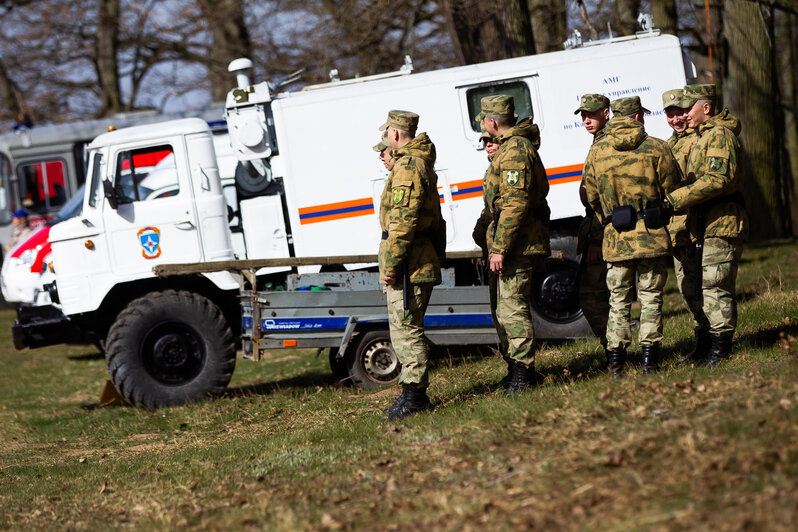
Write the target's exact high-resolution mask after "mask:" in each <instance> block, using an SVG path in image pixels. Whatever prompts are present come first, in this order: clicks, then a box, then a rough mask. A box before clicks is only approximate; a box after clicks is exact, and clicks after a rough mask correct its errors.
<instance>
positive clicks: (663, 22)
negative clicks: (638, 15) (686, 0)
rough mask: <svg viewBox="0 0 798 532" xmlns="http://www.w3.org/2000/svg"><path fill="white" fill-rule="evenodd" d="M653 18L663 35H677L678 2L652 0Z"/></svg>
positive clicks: (673, 0)
mask: <svg viewBox="0 0 798 532" xmlns="http://www.w3.org/2000/svg"><path fill="white" fill-rule="evenodd" d="M651 16H652V17H653V18H654V25H655V26H656V27H657V28H659V29H660V30H662V32H663V33H669V34H671V35H676V27H677V21H678V12H677V10H676V0H651Z"/></svg>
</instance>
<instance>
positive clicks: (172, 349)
mask: <svg viewBox="0 0 798 532" xmlns="http://www.w3.org/2000/svg"><path fill="white" fill-rule="evenodd" d="M140 353H141V357H142V359H143V361H144V367H145V368H146V369H147V372H148V373H149V374H150V375H151V376H152V377H153V378H154V379H155V380H157V381H158V382H161V383H163V384H167V385H172V386H178V385H182V384H185V383H187V382H190V381H192V380H193V379H194V378H196V377H197V375H199V374H200V371H201V370H202V366H203V364H204V362H205V349H204V347H203V343H202V342H201V341H200V336H199V334H198V333H197V332H196V331H195V330H194V329H193V328H191V327H189V326H187V325H185V324H182V323H177V322H170V323H163V324H160V325H157V326H155V327H153V328H152V329H151V330H150V331H149V332H148V333H147V335H146V336H145V337H144V341H143V342H142V343H141V350H140Z"/></svg>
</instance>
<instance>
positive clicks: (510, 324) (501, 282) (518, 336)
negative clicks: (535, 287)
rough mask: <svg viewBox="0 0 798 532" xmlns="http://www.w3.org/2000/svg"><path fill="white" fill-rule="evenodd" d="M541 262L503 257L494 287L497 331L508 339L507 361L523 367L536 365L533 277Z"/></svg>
mask: <svg viewBox="0 0 798 532" xmlns="http://www.w3.org/2000/svg"><path fill="white" fill-rule="evenodd" d="M541 266H542V260H541V259H539V258H531V257H517V258H516V257H513V258H508V257H505V260H504V269H503V270H502V271H501V273H500V274H499V276H498V283H497V287H496V298H497V302H496V319H495V321H494V323H495V324H496V331H497V332H498V334H499V338H502V337H505V338H507V358H509V359H511V360H514V361H516V362H521V363H522V364H524V365H525V366H533V365H534V364H535V327H534V325H532V312H531V304H532V303H531V298H532V274H533V273H534V271H535V270H538V269H540V267H541Z"/></svg>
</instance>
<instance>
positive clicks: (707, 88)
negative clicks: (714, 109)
mask: <svg viewBox="0 0 798 532" xmlns="http://www.w3.org/2000/svg"><path fill="white" fill-rule="evenodd" d="M717 97H718V93H717V87H716V86H715V84H714V83H698V84H696V85H685V86H684V96H683V100H684V101H685V103H686V104H687V105H688V106H692V105H693V104H694V103H695V102H697V101H698V100H711V101H713V102H714V101H715V100H716V99H717Z"/></svg>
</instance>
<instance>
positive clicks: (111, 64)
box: [94, 0, 122, 115]
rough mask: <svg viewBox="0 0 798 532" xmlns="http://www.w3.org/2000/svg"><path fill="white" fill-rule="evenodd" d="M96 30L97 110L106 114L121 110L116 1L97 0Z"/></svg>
mask: <svg viewBox="0 0 798 532" xmlns="http://www.w3.org/2000/svg"><path fill="white" fill-rule="evenodd" d="M97 8H98V16H97V31H96V37H95V39H94V48H95V57H96V59H95V65H96V69H97V80H98V82H99V86H100V91H99V92H100V97H101V99H102V100H101V101H102V103H101V108H100V114H103V115H108V114H114V113H118V112H119V111H121V110H122V93H121V90H120V87H119V63H118V61H117V53H118V51H119V1H118V0H98V2H97Z"/></svg>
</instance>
